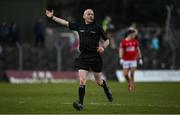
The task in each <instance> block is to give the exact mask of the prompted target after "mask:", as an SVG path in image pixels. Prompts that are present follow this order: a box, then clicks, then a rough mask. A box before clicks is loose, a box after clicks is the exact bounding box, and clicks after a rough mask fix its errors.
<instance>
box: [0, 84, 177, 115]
mask: <svg viewBox="0 0 180 115" xmlns="http://www.w3.org/2000/svg"><path fill="white" fill-rule="evenodd" d="M108 84H109V87H110V88H111V90H112V93H113V96H114V102H108V101H107V99H106V97H105V94H104V93H103V90H102V88H101V87H99V86H97V85H96V84H95V82H91V81H88V82H87V86H86V96H85V102H84V104H85V106H84V107H85V108H84V110H83V111H76V110H75V109H74V108H73V107H72V103H73V101H74V100H76V99H77V91H78V90H77V87H78V84H77V83H59V84H9V83H0V113H1V114H5V113H6V114H16V113H19V114H25V113H28V114H33V113H36V114H40V113H43V114H45V113H48V114H56V113H69V114H74V113H75V114H80V113H83V114H84V113H88V114H91V113H94V114H95V113H96V114H120V113H128V114H132V113H136V114H138V113H143V114H146V113H149V114H154V113H157V114H165V113H166V114H167V113H180V83H136V90H135V92H128V91H127V84H126V83H118V82H108Z"/></svg>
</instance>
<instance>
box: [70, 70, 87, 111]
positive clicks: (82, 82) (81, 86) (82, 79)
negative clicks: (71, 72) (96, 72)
mask: <svg viewBox="0 0 180 115" xmlns="http://www.w3.org/2000/svg"><path fill="white" fill-rule="evenodd" d="M78 74H79V89H78V94H79V100H77V101H75V102H74V103H73V106H74V108H76V109H77V110H82V109H83V101H84V96H85V85H86V76H87V74H88V71H87V70H83V69H80V70H79V71H78Z"/></svg>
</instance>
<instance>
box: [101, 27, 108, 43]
mask: <svg viewBox="0 0 180 115" xmlns="http://www.w3.org/2000/svg"><path fill="white" fill-rule="evenodd" d="M99 34H100V36H101V37H102V39H103V40H104V41H106V40H107V39H108V38H107V35H106V33H105V31H104V30H103V29H102V27H100V26H99Z"/></svg>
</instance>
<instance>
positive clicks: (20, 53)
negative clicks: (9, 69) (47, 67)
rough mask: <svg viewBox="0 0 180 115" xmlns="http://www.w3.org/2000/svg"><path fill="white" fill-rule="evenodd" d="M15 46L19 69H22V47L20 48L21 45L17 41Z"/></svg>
mask: <svg viewBox="0 0 180 115" xmlns="http://www.w3.org/2000/svg"><path fill="white" fill-rule="evenodd" d="M16 46H17V48H18V63H19V70H23V49H22V46H21V45H20V44H19V43H18V42H16Z"/></svg>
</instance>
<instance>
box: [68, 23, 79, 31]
mask: <svg viewBox="0 0 180 115" xmlns="http://www.w3.org/2000/svg"><path fill="white" fill-rule="evenodd" d="M69 29H70V30H75V31H78V29H79V24H77V23H71V22H69Z"/></svg>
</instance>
